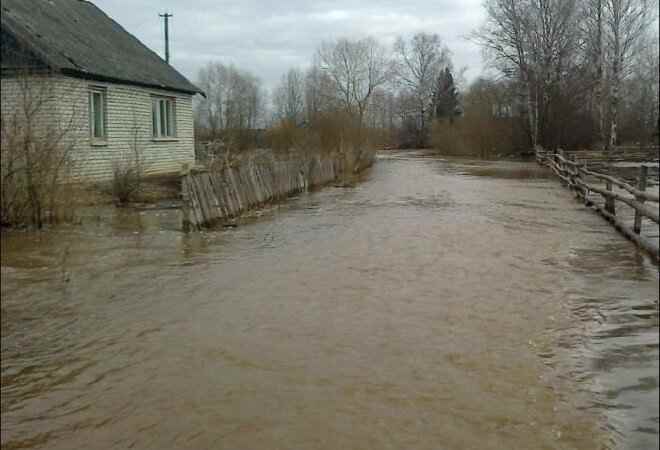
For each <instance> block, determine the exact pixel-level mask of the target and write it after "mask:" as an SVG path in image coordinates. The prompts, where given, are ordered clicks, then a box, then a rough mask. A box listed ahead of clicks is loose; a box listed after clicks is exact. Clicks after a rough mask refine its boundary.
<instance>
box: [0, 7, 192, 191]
mask: <svg viewBox="0 0 660 450" xmlns="http://www.w3.org/2000/svg"><path fill="white" fill-rule="evenodd" d="M1 32H2V35H1V38H2V61H1V63H2V64H1V69H2V72H1V73H2V77H1V82H2V86H1V87H2V96H1V97H2V111H3V119H4V115H5V113H6V112H10V111H13V110H16V109H17V108H18V106H17V105H18V103H19V102H21V101H22V99H23V98H24V97H25V96H24V95H23V94H24V93H22V90H24V89H25V86H31V89H32V90H33V91H35V92H39V93H43V94H44V95H47V97H48V102H44V103H45V104H47V105H48V107H47V108H43V109H44V110H43V111H41V112H40V113H39V120H38V121H37V122H36V123H37V125H36V126H35V128H36V129H37V130H39V129H42V130H44V129H46V128H50V129H62V128H63V127H66V128H67V130H66V142H67V143H68V144H69V145H70V146H71V148H72V149H73V151H72V152H71V153H72V155H73V157H74V160H75V161H76V165H77V169H76V171H77V173H78V175H79V176H80V177H83V178H88V179H93V180H102V179H110V178H111V177H112V174H113V168H115V167H116V166H117V164H118V163H119V162H120V161H122V160H123V159H126V158H129V159H130V158H131V157H133V156H135V155H136V154H139V158H140V161H141V164H142V167H143V168H144V171H145V172H146V173H154V174H163V173H172V172H177V171H179V170H180V169H181V167H182V165H183V164H191V163H193V162H194V157H195V156H194V155H195V151H194V135H193V112H192V100H193V96H194V95H195V94H197V93H200V94H202V92H201V91H200V90H199V88H197V87H196V86H194V85H193V84H192V83H190V82H189V81H188V80H187V79H186V78H185V77H184V76H183V75H181V74H180V73H179V72H178V71H177V70H176V69H174V68H173V67H172V66H170V65H169V64H168V63H166V62H165V61H164V60H163V59H162V58H161V57H160V56H158V55H157V54H156V53H155V52H153V51H152V50H150V49H149V48H147V47H146V46H145V45H144V44H143V43H141V42H140V41H139V40H138V39H137V38H135V36H133V35H132V34H130V33H129V32H128V31H126V30H125V29H124V28H122V26H121V25H119V24H118V23H117V22H115V21H114V20H112V19H111V18H110V17H108V16H107V15H106V14H105V13H104V12H103V11H101V10H100V9H99V8H98V7H97V6H95V5H94V4H93V3H91V2H89V1H85V0H2V29H1ZM26 79H27V80H28V81H29V83H26V82H25V80H26Z"/></svg>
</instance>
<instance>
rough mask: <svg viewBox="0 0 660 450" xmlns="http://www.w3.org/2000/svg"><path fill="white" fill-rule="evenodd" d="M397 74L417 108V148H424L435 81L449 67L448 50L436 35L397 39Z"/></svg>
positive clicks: (418, 35)
mask: <svg viewBox="0 0 660 450" xmlns="http://www.w3.org/2000/svg"><path fill="white" fill-rule="evenodd" d="M394 52H395V55H396V57H397V64H396V73H397V77H398V79H399V80H400V82H401V83H402V84H403V86H404V88H405V89H406V90H407V91H408V93H409V95H410V96H411V97H412V99H413V101H414V102H415V105H416V111H415V115H416V117H415V122H416V124H417V130H416V135H417V146H421V147H423V146H425V145H426V140H427V135H428V119H429V111H430V110H431V102H432V98H433V92H434V89H435V85H436V80H437V78H438V76H439V75H440V72H441V70H442V69H443V68H445V67H448V66H449V65H450V59H449V49H448V48H447V47H445V46H443V45H442V41H441V40H440V36H438V35H437V34H429V33H417V34H416V35H414V36H413V37H412V38H411V39H410V41H405V40H404V39H403V38H402V37H399V38H398V39H397V40H396V42H395V44H394Z"/></svg>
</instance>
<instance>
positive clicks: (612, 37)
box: [603, 0, 653, 148]
mask: <svg viewBox="0 0 660 450" xmlns="http://www.w3.org/2000/svg"><path fill="white" fill-rule="evenodd" d="M603 2H604V4H603V6H604V13H605V20H604V27H605V31H606V43H607V53H608V61H609V63H610V85H611V93H610V101H609V117H610V139H609V148H612V147H614V146H615V145H616V144H617V137H618V136H617V131H618V130H617V128H618V121H619V105H620V101H621V98H620V95H621V84H622V80H623V79H625V77H626V76H628V74H629V69H630V64H631V58H632V56H633V54H634V53H636V52H639V51H640V50H641V47H642V46H643V44H644V43H645V40H644V36H645V35H646V32H647V30H648V28H649V26H650V25H651V23H652V21H653V17H652V15H651V10H652V9H653V8H652V4H651V2H650V1H647V0H603Z"/></svg>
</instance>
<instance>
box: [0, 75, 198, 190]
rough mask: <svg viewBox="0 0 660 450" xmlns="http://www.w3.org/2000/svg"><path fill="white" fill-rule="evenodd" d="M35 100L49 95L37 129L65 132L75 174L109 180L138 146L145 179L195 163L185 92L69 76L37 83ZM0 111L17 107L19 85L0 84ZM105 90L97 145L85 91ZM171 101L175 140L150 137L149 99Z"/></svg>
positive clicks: (12, 82)
mask: <svg viewBox="0 0 660 450" xmlns="http://www.w3.org/2000/svg"><path fill="white" fill-rule="evenodd" d="M35 80H36V81H35V83H36V86H39V87H37V88H35V89H34V92H36V93H37V94H38V95H44V93H46V92H47V93H48V94H47V95H48V97H49V98H48V100H49V101H48V103H47V105H46V106H45V107H44V108H43V114H40V117H39V120H37V121H36V123H37V124H38V126H39V127H49V126H50V127H58V128H60V129H68V130H69V131H68V132H67V134H66V138H67V141H68V142H69V143H70V144H71V145H72V146H73V148H74V151H73V152H72V155H73V158H74V160H75V162H76V164H75V172H76V173H77V174H79V176H80V177H81V178H86V179H91V180H95V181H100V180H108V179H111V178H112V171H113V166H114V164H115V163H117V162H120V161H122V160H126V159H127V158H129V157H131V156H132V155H133V154H134V151H133V148H134V147H136V146H137V148H138V149H139V153H140V155H141V160H142V161H143V167H144V170H145V172H146V173H148V174H162V173H172V172H177V171H179V170H180V169H181V166H182V164H184V163H189V164H192V163H193V162H194V159H195V151H194V134H193V133H194V132H193V115H192V96H191V95H189V94H184V93H176V92H173V91H165V90H159V89H150V88H141V87H138V86H131V85H124V84H115V83H103V82H96V81H88V80H80V79H77V78H70V77H63V76H58V77H53V78H48V79H47V80H43V79H35ZM1 81H2V86H1V88H2V111H3V117H5V114H6V112H7V111H11V110H12V109H14V108H16V105H17V104H19V102H21V91H22V89H21V87H20V83H19V82H18V81H17V80H15V79H7V78H3V79H2V80H1ZM92 86H96V87H103V88H105V89H106V93H107V94H106V98H107V107H106V112H107V116H106V122H107V141H106V143H105V144H103V145H95V144H94V143H93V142H92V139H91V137H90V124H89V102H88V95H89V89H90V87H92ZM153 95H162V96H166V97H173V98H175V104H176V132H177V136H176V138H174V139H172V140H168V141H164V140H157V139H154V138H153V137H152V124H151V105H152V96H153Z"/></svg>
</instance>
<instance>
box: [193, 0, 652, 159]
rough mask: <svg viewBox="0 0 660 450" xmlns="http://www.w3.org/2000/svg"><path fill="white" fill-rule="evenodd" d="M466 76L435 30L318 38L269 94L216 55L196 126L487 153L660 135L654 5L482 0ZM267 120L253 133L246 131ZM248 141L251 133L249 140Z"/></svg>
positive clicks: (212, 132) (316, 141)
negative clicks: (473, 67) (480, 57)
mask: <svg viewBox="0 0 660 450" xmlns="http://www.w3.org/2000/svg"><path fill="white" fill-rule="evenodd" d="M485 8H486V13H487V14H486V17H487V18H486V22H485V23H484V25H483V26H482V27H481V28H480V29H479V30H477V31H475V32H473V33H472V35H471V39H472V40H473V41H475V42H478V43H479V44H480V45H481V46H482V47H483V49H484V55H485V58H487V61H488V65H489V69H490V71H489V73H491V74H492V75H491V76H490V77H488V78H485V77H482V78H479V79H477V80H475V81H473V82H472V83H470V84H469V85H467V84H466V82H465V80H464V76H463V73H464V70H459V71H455V69H454V66H453V64H452V61H451V57H450V54H451V53H450V49H449V48H448V47H447V46H446V45H444V43H443V42H442V40H441V39H440V37H439V35H438V34H433V33H418V34H416V35H414V36H412V37H410V38H409V39H404V38H402V37H401V38H399V39H397V41H396V42H395V44H394V45H393V46H392V47H391V48H387V47H385V46H383V45H382V44H381V43H379V42H378V41H377V40H376V39H374V38H364V39H338V40H336V41H332V42H323V43H322V44H321V45H320V46H319V47H318V49H317V51H316V52H315V54H314V55H313V57H312V60H311V63H310V65H309V66H308V68H307V69H305V70H303V69H301V68H291V69H290V70H288V71H287V73H285V74H284V75H282V78H281V80H280V82H279V84H278V85H277V86H276V87H275V89H273V91H272V92H270V93H269V92H267V91H266V89H265V88H264V87H263V85H262V83H261V81H260V80H259V78H257V77H256V76H254V75H253V74H250V73H249V72H247V71H244V70H241V69H238V68H236V67H234V66H227V65H224V64H222V63H219V62H209V63H208V64H207V65H206V66H205V67H204V68H202V69H201V70H200V73H199V76H198V80H197V82H198V84H199V86H200V87H201V88H202V89H203V90H204V91H205V92H206V94H207V97H206V98H205V99H202V100H200V101H198V103H197V104H196V108H195V112H196V124H197V135H198V138H199V139H202V140H222V141H223V142H224V143H225V145H226V146H228V147H232V148H236V149H241V148H249V147H254V146H262V145H266V146H270V147H272V148H276V149H286V148H294V147H301V148H302V147H305V146H322V147H323V148H326V149H328V150H331V149H340V148H341V147H342V146H344V145H355V146H364V145H369V146H381V147H396V148H402V147H406V148H410V147H417V148H420V147H435V148H437V149H438V150H439V151H442V152H445V153H454V154H466V155H474V156H480V157H493V156H497V155H500V154H509V153H512V152H515V151H528V150H529V149H531V148H532V147H533V146H534V145H536V144H539V145H543V146H544V147H548V148H552V147H558V146H562V147H566V148H578V147H600V146H611V145H617V144H619V143H647V142H653V141H654V140H655V141H656V142H657V139H658V129H657V127H658V106H657V105H658V84H659V82H660V80H659V78H658V73H659V67H658V36H657V32H655V34H654V31H653V27H652V26H651V25H652V24H653V20H654V17H657V1H656V2H655V3H653V2H648V1H643V0H585V1H582V2H578V1H576V0H542V1H536V0H534V1H532V0H522V1H521V0H488V1H487V2H486V3H485ZM257 128H259V129H266V131H265V132H262V133H253V132H249V131H246V130H254V129H257ZM257 136H258V138H257Z"/></svg>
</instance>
